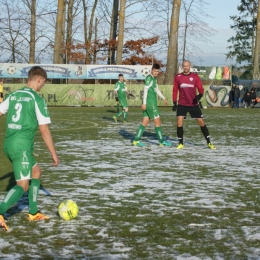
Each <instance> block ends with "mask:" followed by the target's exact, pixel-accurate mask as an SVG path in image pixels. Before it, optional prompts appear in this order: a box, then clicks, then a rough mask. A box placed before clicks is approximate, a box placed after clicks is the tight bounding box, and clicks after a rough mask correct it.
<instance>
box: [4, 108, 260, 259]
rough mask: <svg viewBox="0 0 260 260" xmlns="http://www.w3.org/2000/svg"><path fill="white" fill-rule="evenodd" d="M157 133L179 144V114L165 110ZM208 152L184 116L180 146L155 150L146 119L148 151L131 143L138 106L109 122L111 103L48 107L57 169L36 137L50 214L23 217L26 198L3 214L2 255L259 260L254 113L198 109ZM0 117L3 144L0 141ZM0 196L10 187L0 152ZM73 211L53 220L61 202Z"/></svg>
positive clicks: (258, 129) (258, 128) (258, 113)
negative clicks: (70, 215)
mask: <svg viewBox="0 0 260 260" xmlns="http://www.w3.org/2000/svg"><path fill="white" fill-rule="evenodd" d="M160 110H161V117H162V122H163V125H162V129H163V133H164V135H165V136H166V138H167V140H169V141H172V142H173V144H174V146H176V144H177V138H176V122H175V116H174V114H173V112H172V111H171V108H161V109H160ZM203 112H204V117H205V121H206V123H207V125H208V128H209V131H210V134H211V140H212V143H214V144H215V145H216V147H217V150H210V149H208V148H207V147H206V142H205V140H204V137H203V136H202V133H201V131H200V129H199V127H198V125H197V124H196V122H195V121H193V120H192V119H191V118H190V117H188V118H187V120H186V121H185V123H184V137H185V139H184V141H185V149H183V150H176V149H175V148H174V147H172V148H168V147H159V146H158V141H157V138H156V136H155V134H154V127H153V125H152V124H151V125H150V126H149V127H148V128H147V129H146V132H145V134H144V137H143V141H144V143H145V144H146V147H143V148H139V147H133V146H132V145H131V141H132V139H133V137H134V135H135V133H136V130H137V127H138V126H139V124H140V121H141V110H140V109H139V108H130V113H129V124H123V123H122V122H119V123H117V124H116V123H114V122H113V119H112V116H113V115H114V108H50V113H51V117H52V125H51V130H52V134H53V137H54V141H55V143H56V148H57V151H58V154H59V156H60V159H61V164H60V166H59V167H58V168H53V167H52V166H51V158H50V157H49V154H48V151H47V149H46V148H45V146H44V144H43V141H42V140H41V137H40V135H39V134H37V137H36V140H35V141H36V143H35V149H36V150H35V152H36V153H37V154H39V157H37V158H36V159H37V161H38V162H39V164H40V166H41V168H42V188H41V190H40V195H39V208H40V209H41V211H42V212H43V213H44V214H46V215H48V216H50V217H51V219H50V220H48V221H43V222H28V221H27V220H26V214H27V211H28V198H27V196H26V195H25V196H24V197H23V198H22V199H21V200H20V201H19V202H18V204H17V205H14V207H12V208H11V209H10V210H8V212H7V213H6V215H5V216H6V218H7V224H8V226H9V228H10V231H9V232H4V231H0V233H1V235H0V258H1V259H95V260H96V259H258V258H260V209H259V204H260V198H259V194H260V180H259V145H258V143H259V135H260V125H259V122H260V118H259V117H260V110H259V109H223V108H222V109H207V110H203ZM4 121H5V120H4V118H3V117H2V118H0V130H1V131H0V141H1V143H2V141H3V138H4ZM0 181H1V185H0V199H1V200H2V199H3V196H4V194H5V192H6V190H8V189H9V188H10V187H11V186H12V185H13V177H12V168H11V164H10V163H9V162H8V160H7V159H6V158H5V157H4V154H3V152H2V149H1V151H0ZM65 199H73V200H75V201H76V202H77V204H78V207H79V214H78V216H77V218H76V219H74V220H71V221H69V222H66V221H63V220H61V219H60V218H59V217H58V214H57V207H58V205H59V203H60V202H61V201H62V200H65Z"/></svg>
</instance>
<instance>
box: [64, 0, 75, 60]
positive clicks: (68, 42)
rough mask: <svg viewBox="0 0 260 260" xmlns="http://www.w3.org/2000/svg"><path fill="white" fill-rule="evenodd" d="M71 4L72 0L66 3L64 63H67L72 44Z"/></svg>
mask: <svg viewBox="0 0 260 260" xmlns="http://www.w3.org/2000/svg"><path fill="white" fill-rule="evenodd" d="M73 4H74V0H69V3H68V14H67V33H66V46H65V48H66V53H65V63H66V64H67V63H69V59H70V52H71V45H72V25H73Z"/></svg>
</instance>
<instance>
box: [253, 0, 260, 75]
mask: <svg viewBox="0 0 260 260" xmlns="http://www.w3.org/2000/svg"><path fill="white" fill-rule="evenodd" d="M259 54H260V0H258V9H257V24H256V40H255V50H254V57H253V58H254V63H253V64H254V65H253V79H260V74H259Z"/></svg>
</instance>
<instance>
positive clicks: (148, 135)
mask: <svg viewBox="0 0 260 260" xmlns="http://www.w3.org/2000/svg"><path fill="white" fill-rule="evenodd" d="M118 133H119V134H120V135H121V136H122V137H124V138H125V139H128V140H130V141H131V142H132V141H133V140H134V138H135V135H134V134H132V133H130V132H128V131H126V130H124V129H121V130H120V131H119V132H118ZM143 138H144V139H145V142H148V143H151V144H158V137H157V135H156V133H155V132H148V131H144V133H143ZM164 140H167V141H170V142H173V143H177V142H178V140H177V139H173V138H171V137H169V136H164Z"/></svg>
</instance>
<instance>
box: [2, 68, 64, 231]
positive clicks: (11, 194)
mask: <svg viewBox="0 0 260 260" xmlns="http://www.w3.org/2000/svg"><path fill="white" fill-rule="evenodd" d="M46 79H47V74H46V72H45V70H43V69H42V68H41V67H38V66H36V67H32V68H31V69H30V71H29V73H28V84H27V86H26V87H24V88H22V89H20V90H17V91H15V92H13V93H11V94H10V95H9V96H8V97H7V98H6V100H5V101H4V102H3V103H1V104H0V116H2V115H3V114H6V113H7V112H8V113H7V117H6V134H5V140H4V153H5V155H6V156H7V158H8V159H9V160H10V161H11V163H12V166H13V172H14V177H15V180H16V185H15V186H14V187H13V188H12V189H11V190H9V191H8V192H7V194H6V196H5V198H4V200H3V201H2V202H1V204H0V227H2V228H4V229H5V230H6V231H7V230H8V227H7V225H6V223H5V220H4V214H5V212H6V211H7V210H8V209H9V208H10V207H11V206H12V205H13V204H15V203H16V202H17V201H18V200H19V199H21V198H22V196H23V194H24V192H26V191H27V190H28V189H29V194H28V198H29V214H28V220H44V219H49V217H47V216H45V215H43V214H42V213H40V212H39V211H38V206H37V198H38V192H39V188H40V175H41V170H40V167H39V165H38V164H37V162H36V160H35V158H34V157H33V149H34V137H35V134H36V131H37V128H39V129H40V132H41V135H42V138H43V140H44V142H45V144H46V146H47V148H48V149H49V151H50V153H51V156H52V159H53V166H57V165H58V164H59V158H58V156H57V154H56V150H55V147H54V144H53V140H52V136H51V133H50V130H49V127H48V124H50V123H51V120H50V116H49V112H48V109H47V106H46V103H45V100H44V99H43V98H42V97H40V96H39V95H38V94H37V93H36V91H40V90H41V89H42V87H43V86H44V83H45V81H46ZM30 180H31V184H30V186H29V181H30Z"/></svg>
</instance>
